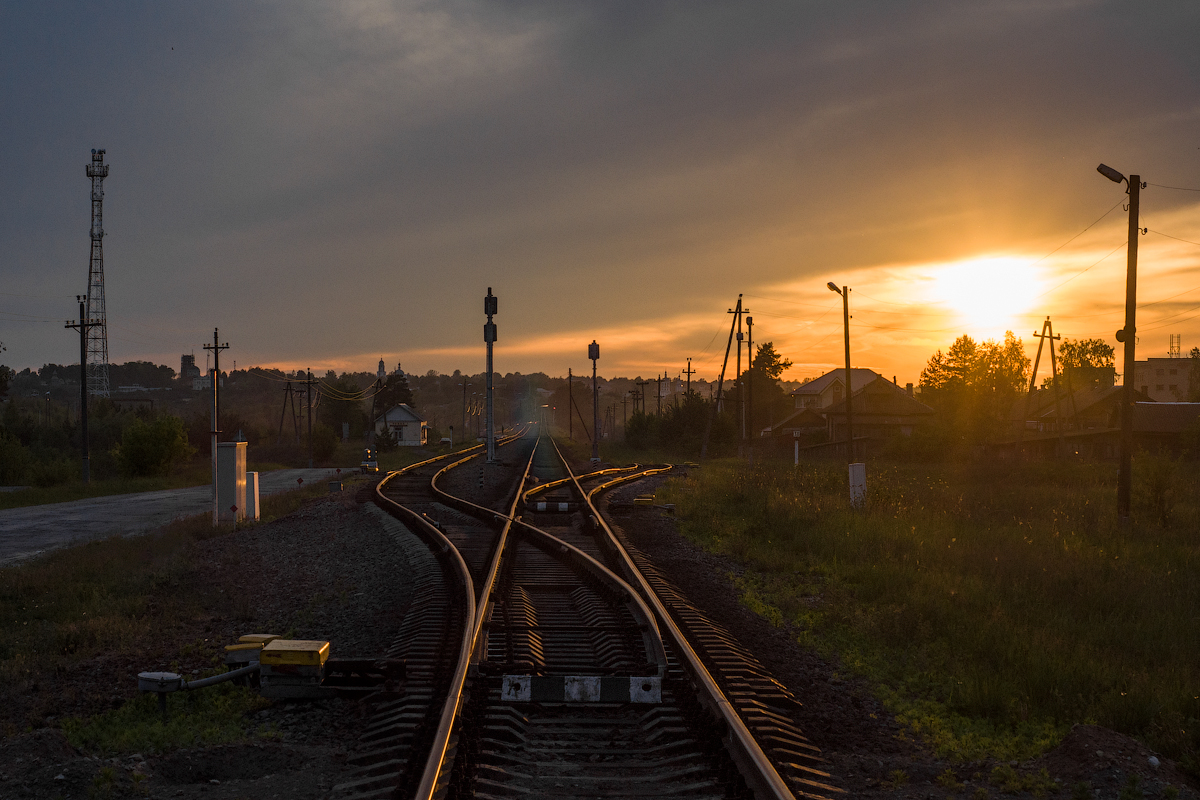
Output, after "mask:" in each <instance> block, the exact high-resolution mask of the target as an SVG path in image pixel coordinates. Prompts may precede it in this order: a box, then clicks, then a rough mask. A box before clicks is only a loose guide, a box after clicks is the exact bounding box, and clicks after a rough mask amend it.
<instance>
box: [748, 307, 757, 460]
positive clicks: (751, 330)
mask: <svg viewBox="0 0 1200 800" xmlns="http://www.w3.org/2000/svg"><path fill="white" fill-rule="evenodd" d="M746 416H747V417H749V419H750V437H749V440H748V441H749V448H750V461H751V462H753V461H754V437H755V436H756V434H755V432H754V317H749V316H748V317H746Z"/></svg>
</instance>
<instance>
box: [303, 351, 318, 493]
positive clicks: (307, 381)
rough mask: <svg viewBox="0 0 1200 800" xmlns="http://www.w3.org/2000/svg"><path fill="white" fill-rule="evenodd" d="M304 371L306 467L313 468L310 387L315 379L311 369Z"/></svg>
mask: <svg viewBox="0 0 1200 800" xmlns="http://www.w3.org/2000/svg"><path fill="white" fill-rule="evenodd" d="M304 372H305V376H306V377H305V379H304V401H305V402H304V405H305V406H307V411H308V415H307V417H308V421H307V422H306V427H307V429H308V468H309V469H312V468H313V448H312V410H313V401H312V387H313V385H314V384H315V383H316V381H315V380H313V376H312V370H311V369H307V370H305V371H304Z"/></svg>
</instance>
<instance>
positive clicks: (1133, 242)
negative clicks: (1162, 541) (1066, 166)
mask: <svg viewBox="0 0 1200 800" xmlns="http://www.w3.org/2000/svg"><path fill="white" fill-rule="evenodd" d="M1096 171H1097V172H1099V173H1100V174H1101V175H1103V176H1104V177H1106V178H1108V179H1109V180H1110V181H1113V182H1114V183H1121V182H1122V181H1124V182H1125V185H1126V186H1127V187H1128V188H1127V191H1128V192H1129V250H1128V253H1127V257H1126V267H1125V327H1124V328H1122V329H1121V330H1119V331H1117V341H1118V342H1121V343H1123V344H1124V345H1125V375H1124V376H1123V378H1122V379H1123V380H1124V382H1125V386H1124V389H1123V391H1122V392H1121V468H1120V472H1119V473H1118V474H1117V519H1118V520H1119V522H1120V524H1121V526H1122V527H1128V526H1129V524H1130V514H1129V493H1130V487H1131V486H1132V484H1133V404H1134V402H1136V399H1137V398H1136V396H1135V394H1134V392H1135V389H1134V381H1135V380H1136V379H1137V377H1136V376H1137V367H1136V363H1137V356H1136V354H1135V352H1134V350H1135V349H1136V348H1135V345H1136V343H1137V324H1136V322H1137V320H1136V317H1137V237H1138V234H1139V233H1141V230H1140V229H1139V227H1138V202H1139V200H1140V197H1141V190H1142V189H1143V188H1145V184H1143V183H1142V177H1141V176H1140V175H1130V176H1129V177H1128V178H1126V177H1125V176H1124V175H1122V174H1121V173H1120V172H1117V171H1116V170H1115V169H1113V168H1112V167H1108V166H1105V165H1104V164H1101V165H1100V166H1098V167H1096Z"/></svg>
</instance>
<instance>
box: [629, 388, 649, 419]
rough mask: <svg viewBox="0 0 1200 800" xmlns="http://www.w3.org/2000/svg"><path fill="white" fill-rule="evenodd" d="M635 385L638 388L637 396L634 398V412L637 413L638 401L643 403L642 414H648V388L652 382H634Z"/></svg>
mask: <svg viewBox="0 0 1200 800" xmlns="http://www.w3.org/2000/svg"><path fill="white" fill-rule="evenodd" d="M634 385H635V386H637V387H638V393H637V396H636V397H634V403H633V410H634V411H635V412H636V411H637V401H638V400H641V401H642V413H643V414H645V413H646V387H647V386H649V385H650V381H634Z"/></svg>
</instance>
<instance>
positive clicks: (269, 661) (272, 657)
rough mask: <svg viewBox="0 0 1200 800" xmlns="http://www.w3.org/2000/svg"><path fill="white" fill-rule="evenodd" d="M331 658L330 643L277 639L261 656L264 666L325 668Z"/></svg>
mask: <svg viewBox="0 0 1200 800" xmlns="http://www.w3.org/2000/svg"><path fill="white" fill-rule="evenodd" d="M328 658H329V642H310V641H305V640H303V639H275V640H273V641H271V642H268V643H267V645H266V647H264V648H263V651H262V655H261V656H259V663H261V664H263V665H264V666H269V665H275V664H292V665H297V666H307V667H320V666H324V664H325V660H326V659H328Z"/></svg>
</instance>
